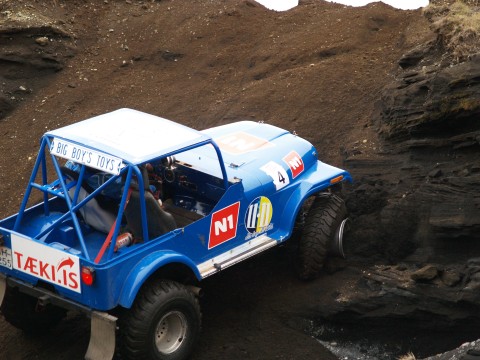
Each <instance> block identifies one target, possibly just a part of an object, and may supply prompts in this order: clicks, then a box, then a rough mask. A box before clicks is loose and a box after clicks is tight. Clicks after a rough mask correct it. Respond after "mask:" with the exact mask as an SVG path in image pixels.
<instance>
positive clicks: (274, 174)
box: [260, 161, 290, 190]
mask: <svg viewBox="0 0 480 360" xmlns="http://www.w3.org/2000/svg"><path fill="white" fill-rule="evenodd" d="M260 170H262V171H264V172H265V173H266V174H267V175H268V176H270V177H271V178H272V179H273V184H274V185H275V189H277V190H280V189H281V188H283V187H285V186H287V185H288V184H290V178H289V177H288V175H287V172H286V171H285V169H284V168H283V166H281V165H280V164H277V163H276V162H274V161H269V162H268V163H266V164H265V165H263V166H262V167H261V168H260Z"/></svg>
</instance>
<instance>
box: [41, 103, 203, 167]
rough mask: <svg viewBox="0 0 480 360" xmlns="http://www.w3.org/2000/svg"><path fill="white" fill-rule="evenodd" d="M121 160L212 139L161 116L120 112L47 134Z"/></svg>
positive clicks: (138, 158)
mask: <svg viewBox="0 0 480 360" xmlns="http://www.w3.org/2000/svg"><path fill="white" fill-rule="evenodd" d="M46 135H48V136H54V137H56V138H62V139H65V140H70V141H73V142H76V143H78V144H80V145H84V146H87V147H89V148H92V149H96V150H99V151H101V152H104V153H106V154H110V155H113V156H116V157H119V158H121V159H123V160H126V161H128V162H131V163H133V164H141V163H143V162H146V161H148V160H150V159H153V158H156V157H159V156H162V155H164V154H168V153H170V152H172V151H174V150H176V149H182V148H185V147H187V146H192V145H195V144H198V143H201V142H203V141H206V140H210V139H211V138H210V137H209V136H208V135H206V134H203V133H201V132H199V131H197V130H194V129H191V128H189V127H187V126H184V125H181V124H177V123H175V122H173V121H170V120H167V119H164V118H161V117H159V116H155V115H151V114H147V113H144V112H141V111H137V110H132V109H119V110H115V111H112V112H110V113H106V114H103V115H99V116H95V117H93V118H91V119H87V120H84V121H80V122H78V123H75V124H72V125H68V126H65V127H62V128H59V129H56V130H52V131H49V132H47V133H46Z"/></svg>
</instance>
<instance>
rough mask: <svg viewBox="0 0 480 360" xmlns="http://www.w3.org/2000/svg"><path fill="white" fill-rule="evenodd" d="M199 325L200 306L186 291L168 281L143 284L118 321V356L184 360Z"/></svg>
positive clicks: (193, 342) (179, 285) (193, 296)
mask: <svg viewBox="0 0 480 360" xmlns="http://www.w3.org/2000/svg"><path fill="white" fill-rule="evenodd" d="M200 324H201V315H200V306H199V304H198V300H197V299H196V297H195V295H194V294H193V293H192V292H191V291H190V290H189V289H187V288H186V287H184V286H183V285H181V284H179V283H177V282H174V281H169V280H160V281H156V282H152V283H147V284H146V286H144V288H143V289H142V290H141V291H140V293H139V294H138V296H137V299H136V300H135V302H134V304H133V306H132V308H131V309H130V310H129V311H128V312H127V313H125V315H124V317H123V318H122V320H121V323H120V334H121V335H120V349H121V353H122V355H123V357H124V358H125V359H157V360H160V359H161V360H167V359H168V360H180V359H186V358H188V356H189V355H190V353H191V351H192V349H193V346H194V345H195V342H196V340H197V338H198V336H199V333H200Z"/></svg>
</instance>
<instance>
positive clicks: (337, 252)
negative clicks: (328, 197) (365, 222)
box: [330, 218, 350, 259]
mask: <svg viewBox="0 0 480 360" xmlns="http://www.w3.org/2000/svg"><path fill="white" fill-rule="evenodd" d="M349 225H350V219H349V218H346V219H343V221H342V222H341V223H340V226H339V227H338V228H337V230H336V231H335V236H334V237H333V241H332V246H331V247H330V254H332V255H334V256H339V257H341V258H343V259H345V252H344V250H343V236H344V235H345V232H346V231H347V230H348V227H349Z"/></svg>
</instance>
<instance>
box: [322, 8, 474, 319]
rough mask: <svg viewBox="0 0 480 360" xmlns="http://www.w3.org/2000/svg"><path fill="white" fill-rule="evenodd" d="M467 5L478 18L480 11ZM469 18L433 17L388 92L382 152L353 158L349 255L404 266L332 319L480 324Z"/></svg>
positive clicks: (362, 290) (374, 282) (378, 273)
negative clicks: (428, 36)
mask: <svg viewBox="0 0 480 360" xmlns="http://www.w3.org/2000/svg"><path fill="white" fill-rule="evenodd" d="M438 3H440V2H438ZM462 6H465V7H462V9H460V10H461V11H463V13H462V14H463V15H465V12H467V11H470V10H472V9H473V12H472V13H470V15H472V16H478V11H479V9H478V6H473V7H472V6H470V7H469V6H468V5H466V4H463V3H462ZM460 10H458V4H457V5H455V4H450V5H443V4H442V5H438V4H437V3H436V2H434V3H433V4H432V5H431V7H430V8H428V9H427V10H426V12H425V14H426V15H427V16H428V17H429V18H430V20H431V21H432V27H433V28H434V30H435V31H436V34H437V38H436V39H434V40H433V41H429V42H427V43H425V44H423V45H421V46H418V47H417V48H415V49H413V50H411V51H409V52H408V53H406V54H405V55H404V56H403V57H402V58H401V59H400V60H399V62H398V72H397V75H396V77H395V79H394V80H393V81H392V82H391V83H390V84H389V85H388V86H386V87H385V88H384V89H383V91H382V93H381V97H380V99H379V101H378V103H377V104H376V108H375V111H374V113H373V116H372V127H374V128H375V129H376V131H377V133H378V136H379V139H378V142H379V145H378V147H377V149H376V151H375V153H369V154H367V153H366V152H365V151H362V150H361V149H360V150H359V149H358V146H357V148H355V146H351V147H350V148H349V149H346V150H345V155H346V167H347V168H348V169H350V170H351V171H352V172H353V173H354V175H355V176H356V178H357V184H356V185H354V187H353V189H352V192H351V195H350V196H349V198H348V205H349V208H350V209H351V211H352V217H353V219H354V227H353V231H352V234H351V235H352V236H351V237H350V239H348V240H349V244H348V245H349V247H350V251H351V253H353V254H354V258H355V255H356V256H358V257H361V258H362V257H363V258H364V259H365V258H369V259H370V260H371V259H372V258H373V259H375V260H377V263H378V260H380V262H382V261H383V262H384V263H385V264H395V265H394V266H390V265H384V266H380V267H378V266H377V267H375V268H372V269H371V271H369V272H366V273H365V274H364V275H363V276H362V278H361V279H360V280H359V282H358V284H357V285H358V289H359V290H358V292H357V295H356V296H354V297H353V298H352V297H351V298H350V299H349V300H348V301H346V302H342V303H339V308H338V309H336V310H329V311H330V312H331V313H330V314H327V316H331V315H332V314H335V316H336V317H337V318H338V317H341V316H345V314H348V316H349V317H350V318H358V317H362V318H369V317H373V318H382V317H400V316H401V317H407V318H412V319H417V320H422V319H428V320H429V323H430V325H432V326H435V324H438V321H441V322H442V323H445V321H446V322H447V323H453V322H456V321H463V320H465V319H472V318H474V319H476V321H478V319H479V314H480V312H479V311H478V309H479V306H480V299H479V298H478V289H479V288H480V277H479V276H478V275H479V272H478V269H479V267H478V257H479V256H480V231H479V230H480V53H479V52H478V41H479V38H478V33H475V35H472V31H474V30H475V29H473V30H472V28H471V27H468V28H467V29H466V28H462V27H458V26H457V27H456V28H455V29H456V30H452V29H453V27H452V26H453V25H452V23H453V21H456V17H455V16H456V15H457V13H456V12H458V11H460ZM475 14H476V15H475ZM465 16H466V15H465ZM457 25H458V24H457ZM462 32H463V37H462V36H461V34H462ZM459 34H460V35H459ZM467 40H468V42H469V44H470V46H468V47H465V46H464V45H465V43H466V42H467ZM372 254H373V255H372ZM399 264H400V265H399ZM392 304H395V306H392Z"/></svg>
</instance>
